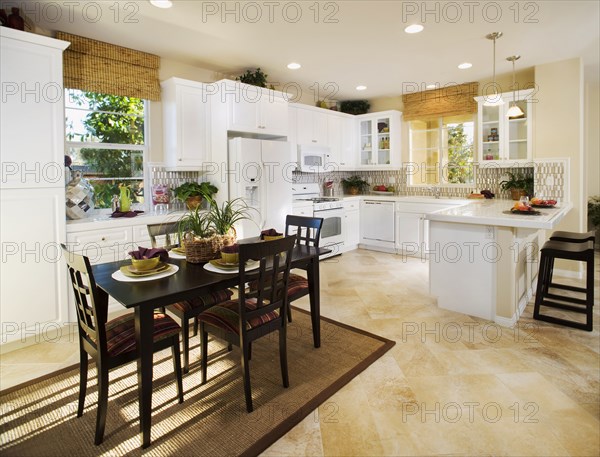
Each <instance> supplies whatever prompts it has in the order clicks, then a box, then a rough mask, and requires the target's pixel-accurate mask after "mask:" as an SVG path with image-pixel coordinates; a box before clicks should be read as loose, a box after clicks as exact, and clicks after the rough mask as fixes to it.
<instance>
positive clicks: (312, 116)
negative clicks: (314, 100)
mask: <svg viewBox="0 0 600 457" xmlns="http://www.w3.org/2000/svg"><path fill="white" fill-rule="evenodd" d="M326 111H327V110H324V109H322V108H312V107H308V106H307V107H302V106H298V105H296V142H297V143H298V144H312V145H319V146H329V143H328V138H327V134H328V132H327V123H328V117H329V116H328V113H327V112H326Z"/></svg>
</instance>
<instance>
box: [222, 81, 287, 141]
mask: <svg viewBox="0 0 600 457" xmlns="http://www.w3.org/2000/svg"><path fill="white" fill-rule="evenodd" d="M215 84H217V85H218V87H219V91H220V92H221V93H220V94H218V96H220V97H221V99H223V98H224V99H225V100H226V104H227V130H229V131H233V132H241V133H253V134H256V135H265V136H267V135H268V136H274V137H275V136H279V137H282V136H287V135H288V102H287V99H286V94H284V93H283V92H277V91H274V90H270V89H263V88H260V87H255V86H250V85H248V84H243V83H240V82H236V81H227V80H222V81H218V82H217V83H215Z"/></svg>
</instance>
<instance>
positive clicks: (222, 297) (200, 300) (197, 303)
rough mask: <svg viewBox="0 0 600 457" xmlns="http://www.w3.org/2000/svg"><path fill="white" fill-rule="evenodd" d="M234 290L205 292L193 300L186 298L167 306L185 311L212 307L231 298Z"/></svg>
mask: <svg viewBox="0 0 600 457" xmlns="http://www.w3.org/2000/svg"><path fill="white" fill-rule="evenodd" d="M232 295H233V292H232V291H230V290H229V289H224V290H219V291H217V292H212V293H209V294H204V295H201V296H199V297H195V298H193V299H191V300H184V301H180V302H178V303H174V304H172V305H169V306H168V307H167V308H168V309H170V310H171V311H180V312H182V313H185V312H187V311H191V310H192V309H196V308H201V309H204V308H210V307H211V306H215V305H217V304H219V303H223V302H225V301H227V300H229V299H230V298H231V296H232Z"/></svg>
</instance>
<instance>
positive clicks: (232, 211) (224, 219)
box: [208, 198, 252, 235]
mask: <svg viewBox="0 0 600 457" xmlns="http://www.w3.org/2000/svg"><path fill="white" fill-rule="evenodd" d="M251 210H252V208H251V207H250V206H248V204H247V203H246V202H245V201H244V200H242V199H241V198H236V199H234V200H228V201H225V202H223V203H222V204H221V206H219V205H218V204H217V202H215V201H214V200H213V201H211V203H210V209H209V210H208V217H209V219H210V223H211V226H212V227H213V229H214V231H215V233H216V234H217V235H227V234H228V233H229V232H230V231H231V229H232V228H233V226H234V224H235V223H236V222H239V221H241V220H244V219H250V211H251Z"/></svg>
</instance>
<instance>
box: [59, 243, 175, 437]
mask: <svg viewBox="0 0 600 457" xmlns="http://www.w3.org/2000/svg"><path fill="white" fill-rule="evenodd" d="M61 246H62V251H63V255H64V256H65V259H66V261H67V270H68V273H69V279H70V281H71V285H72V287H73V292H74V294H75V305H76V308H77V322H78V330H79V402H78V405H77V417H81V416H82V415H83V408H84V404H85V395H86V389H87V377H88V355H89V356H90V357H91V358H92V359H93V360H94V362H95V363H96V370H97V372H98V411H97V413H96V435H95V438H94V444H96V445H99V444H101V443H102V441H103V438H104V428H105V424H106V411H107V406H108V373H109V371H110V370H112V369H113V368H116V367H119V366H121V365H125V364H127V363H129V362H132V361H134V360H136V359H137V355H138V351H137V347H136V337H135V324H134V315H133V313H129V314H125V315H123V316H119V317H117V318H115V319H112V320H110V321H107V319H108V317H107V315H108V295H106V294H102V293H100V292H99V290H98V288H97V286H96V282H95V280H94V276H93V274H92V267H91V265H90V261H89V259H88V258H87V257H85V256H82V255H79V254H75V253H73V252H70V251H69V250H68V249H67V247H66V246H65V245H64V244H62V245H61ZM180 331H181V328H180V327H179V325H177V323H176V322H175V321H174V320H173V319H171V318H170V317H169V316H167V315H166V314H163V313H154V333H153V346H152V351H153V352H154V353H156V352H158V351H162V350H163V349H167V348H169V347H170V348H171V351H172V355H173V368H174V370H175V378H176V382H177V397H178V400H179V403H182V402H183V383H182V375H181V361H180V353H179V332H180Z"/></svg>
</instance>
